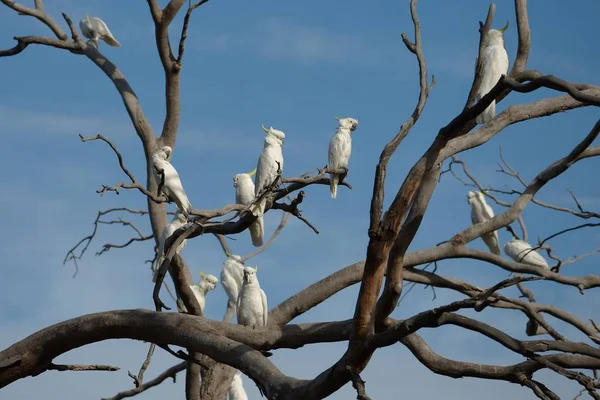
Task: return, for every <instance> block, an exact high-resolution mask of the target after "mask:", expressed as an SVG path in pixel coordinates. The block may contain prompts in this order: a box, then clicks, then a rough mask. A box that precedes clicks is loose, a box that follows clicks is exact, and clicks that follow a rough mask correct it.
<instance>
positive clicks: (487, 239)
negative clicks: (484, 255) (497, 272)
mask: <svg viewBox="0 0 600 400" xmlns="http://www.w3.org/2000/svg"><path fill="white" fill-rule="evenodd" d="M481 239H482V240H483V242H484V243H485V245H486V246H487V247H488V249H490V251H491V252H492V253H494V254H495V255H497V256H499V255H500V244H499V241H498V231H494V232H490V233H486V234H485V235H481Z"/></svg>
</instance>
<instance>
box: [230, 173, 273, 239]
mask: <svg viewBox="0 0 600 400" xmlns="http://www.w3.org/2000/svg"><path fill="white" fill-rule="evenodd" d="M255 173H256V168H255V169H254V170H253V171H250V172H248V173H247V174H237V175H234V177H233V187H235V202H236V204H243V205H247V204H250V203H252V201H253V200H254V182H252V175H254V174H255ZM248 229H249V230H250V237H251V238H252V244H253V245H254V246H256V247H260V246H262V245H263V236H264V232H265V227H264V219H263V217H262V216H260V217H258V218H257V219H256V221H254V222H253V223H252V224H250V227H249V228H248Z"/></svg>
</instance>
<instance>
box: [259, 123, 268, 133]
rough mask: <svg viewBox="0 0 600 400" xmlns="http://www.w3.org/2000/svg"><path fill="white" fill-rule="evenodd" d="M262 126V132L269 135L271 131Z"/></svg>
mask: <svg viewBox="0 0 600 400" xmlns="http://www.w3.org/2000/svg"><path fill="white" fill-rule="evenodd" d="M261 126H262V130H263V131H265V133H269V130H268V129H267V128H265V126H264V125H261Z"/></svg>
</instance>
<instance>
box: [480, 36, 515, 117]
mask: <svg viewBox="0 0 600 400" xmlns="http://www.w3.org/2000/svg"><path fill="white" fill-rule="evenodd" d="M481 66H482V79H481V85H480V86H479V90H478V91H477V96H476V101H479V100H481V98H482V97H483V96H485V95H486V94H488V93H489V91H490V90H492V88H493V87H494V86H496V84H497V83H498V80H499V79H500V77H501V76H502V75H506V73H507V72H508V53H507V52H506V50H505V49H504V46H503V45H492V46H487V47H486V49H485V52H484V54H483V60H482V63H481ZM495 115H496V101H492V103H491V104H490V105H489V106H488V107H487V108H486V109H485V110H484V111H483V112H482V113H481V114H479V115H478V116H477V123H480V124H485V123H488V122H489V121H491V119H492V118H494V116H495Z"/></svg>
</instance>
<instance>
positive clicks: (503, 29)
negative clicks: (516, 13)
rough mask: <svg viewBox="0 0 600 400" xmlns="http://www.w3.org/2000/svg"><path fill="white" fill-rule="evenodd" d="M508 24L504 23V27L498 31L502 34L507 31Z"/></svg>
mask: <svg viewBox="0 0 600 400" xmlns="http://www.w3.org/2000/svg"><path fill="white" fill-rule="evenodd" d="M508 22H509V21H506V25H504V28H501V29H498V30H499V31H500V32H502V33H504V32H505V31H506V30H507V29H508Z"/></svg>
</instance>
